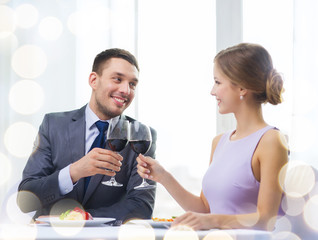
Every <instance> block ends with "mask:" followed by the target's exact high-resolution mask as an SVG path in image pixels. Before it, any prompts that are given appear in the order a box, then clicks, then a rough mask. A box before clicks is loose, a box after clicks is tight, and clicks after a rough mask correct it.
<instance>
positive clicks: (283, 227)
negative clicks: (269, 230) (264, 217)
mask: <svg viewBox="0 0 318 240" xmlns="http://www.w3.org/2000/svg"><path fill="white" fill-rule="evenodd" d="M270 221H275V223H274V226H275V229H274V232H286V231H287V232H290V231H291V230H292V223H291V222H290V220H289V219H288V218H287V217H286V215H285V216H278V217H277V219H276V217H274V218H273V219H271V220H270ZM270 224H271V225H272V223H270Z"/></svg>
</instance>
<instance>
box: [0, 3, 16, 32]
mask: <svg viewBox="0 0 318 240" xmlns="http://www.w3.org/2000/svg"><path fill="white" fill-rule="evenodd" d="M15 28H16V16H15V13H14V11H13V9H12V8H10V7H8V6H5V5H0V38H6V37H7V36H9V35H10V34H12V33H13V32H14V31H15Z"/></svg>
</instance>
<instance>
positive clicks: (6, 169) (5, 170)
mask: <svg viewBox="0 0 318 240" xmlns="http://www.w3.org/2000/svg"><path fill="white" fill-rule="evenodd" d="M11 173H12V163H11V161H10V160H9V158H7V157H6V156H5V155H4V154H2V153H0V176H1V177H0V186H1V185H2V184H5V183H6V182H7V181H8V180H9V178H10V176H11Z"/></svg>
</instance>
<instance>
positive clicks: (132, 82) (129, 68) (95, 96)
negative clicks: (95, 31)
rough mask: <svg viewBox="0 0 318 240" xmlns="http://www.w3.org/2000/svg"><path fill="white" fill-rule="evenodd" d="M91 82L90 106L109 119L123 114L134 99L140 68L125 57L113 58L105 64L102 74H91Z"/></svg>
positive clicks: (103, 117)
mask: <svg viewBox="0 0 318 240" xmlns="http://www.w3.org/2000/svg"><path fill="white" fill-rule="evenodd" d="M89 84H90V86H91V87H92V96H91V100H90V107H91V109H92V110H93V111H94V112H95V114H96V115H97V116H98V117H99V118H100V119H102V120H107V119H110V118H113V117H116V116H118V115H120V114H122V113H123V111H124V110H125V109H126V108H127V107H128V106H129V105H130V103H131V102H132V101H133V99H134V97H135V89H136V87H137V84H138V70H137V68H136V67H135V66H134V65H132V64H130V63H129V62H128V61H126V60H124V59H121V58H111V59H110V60H108V61H107V62H106V63H105V64H104V66H103V70H102V74H101V75H98V74H97V73H96V72H92V73H91V74H90V77H89Z"/></svg>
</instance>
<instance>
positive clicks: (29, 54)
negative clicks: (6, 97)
mask: <svg viewBox="0 0 318 240" xmlns="http://www.w3.org/2000/svg"><path fill="white" fill-rule="evenodd" d="M11 65H12V68H13V70H14V71H15V72H16V74H18V75H19V76H20V77H22V78H28V79H33V78H36V77H38V76H40V75H41V74H42V73H43V72H44V71H45V69H46V66H47V57H46V54H45V53H44V51H43V50H42V49H41V48H40V47H38V46H36V45H24V46H22V47H20V48H18V49H17V50H16V51H15V52H14V53H13V57H12V62H11Z"/></svg>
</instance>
